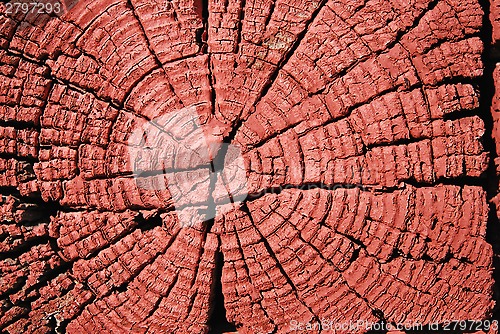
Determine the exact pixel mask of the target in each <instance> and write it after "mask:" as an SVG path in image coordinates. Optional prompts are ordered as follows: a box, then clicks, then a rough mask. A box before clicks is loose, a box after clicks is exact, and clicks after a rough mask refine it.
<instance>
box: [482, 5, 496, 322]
mask: <svg viewBox="0 0 500 334" xmlns="http://www.w3.org/2000/svg"><path fill="white" fill-rule="evenodd" d="M479 3H480V5H481V7H482V8H483V11H484V16H483V27H482V31H481V40H482V41H483V43H484V52H483V56H482V60H483V63H484V73H483V78H482V80H481V81H480V83H479V88H480V92H481V96H480V108H479V116H480V117H481V118H482V119H483V121H484V126H485V135H484V136H483V145H484V149H485V150H486V151H487V152H490V162H489V166H488V170H487V172H486V177H485V179H484V183H483V187H484V189H485V190H486V193H487V199H488V202H489V203H488V204H489V209H490V210H489V214H488V225H487V230H486V240H487V241H488V243H490V244H491V245H492V247H493V253H494V256H493V267H494V268H495V269H494V273H493V277H494V279H495V286H494V299H495V301H496V306H495V309H494V311H493V319H500V307H499V304H500V285H499V283H500V222H499V219H498V216H497V210H496V208H495V205H494V204H493V203H492V202H491V199H492V198H493V197H494V196H495V195H496V193H497V191H498V177H497V175H496V166H495V158H497V154H496V143H495V141H494V139H493V116H492V114H491V107H492V104H493V98H494V95H495V83H494V79H493V72H494V69H495V65H496V61H498V60H499V59H496V58H497V57H496V56H495V48H494V47H493V46H492V32H493V27H492V25H491V22H490V19H489V15H490V1H489V0H479Z"/></svg>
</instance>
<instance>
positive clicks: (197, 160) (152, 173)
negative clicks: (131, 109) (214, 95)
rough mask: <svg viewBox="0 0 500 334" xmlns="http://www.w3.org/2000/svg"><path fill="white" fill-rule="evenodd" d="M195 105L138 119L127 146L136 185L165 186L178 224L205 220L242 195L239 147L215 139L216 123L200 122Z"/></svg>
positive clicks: (244, 180)
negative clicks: (155, 116) (140, 121)
mask: <svg viewBox="0 0 500 334" xmlns="http://www.w3.org/2000/svg"><path fill="white" fill-rule="evenodd" d="M196 108H197V107H196V106H191V107H187V108H183V109H181V110H176V111H174V112H170V113H167V114H164V115H162V116H159V117H157V118H155V119H153V120H151V121H144V122H143V123H142V124H139V125H138V126H137V128H136V129H135V130H134V131H133V133H132V135H131V136H130V138H129V140H128V147H127V149H128V155H129V163H130V166H131V170H132V171H133V176H134V179H135V181H136V184H137V187H138V188H139V189H143V190H168V191H169V193H170V195H171V197H172V200H173V202H174V206H175V210H176V213H177V215H178V216H179V221H180V223H181V225H182V226H192V225H193V224H196V223H197V222H199V221H209V220H211V219H213V218H215V217H216V215H217V214H220V213H222V212H221V210H222V208H229V207H231V206H223V205H224V204H228V203H236V204H237V203H240V202H241V201H243V200H244V199H245V198H246V195H247V191H246V188H247V186H246V184H247V177H246V170H245V165H244V160H243V157H242V154H241V150H240V148H239V147H238V146H235V145H232V144H229V143H223V142H221V141H220V139H218V137H217V131H218V129H217V127H211V126H210V125H207V124H201V122H200V117H199V115H198V113H197V111H196V110H197V109H196Z"/></svg>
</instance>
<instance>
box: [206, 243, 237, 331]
mask: <svg viewBox="0 0 500 334" xmlns="http://www.w3.org/2000/svg"><path fill="white" fill-rule="evenodd" d="M223 266H224V255H223V254H222V252H221V251H219V252H217V255H216V259H215V272H214V283H213V290H212V298H213V299H212V310H211V314H210V319H209V321H208V326H209V327H210V330H209V332H208V333H209V334H222V333H227V332H234V331H236V326H235V324H233V323H230V322H229V321H228V320H227V317H226V309H225V307H224V294H223V293H222V281H221V279H222V267H223Z"/></svg>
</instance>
